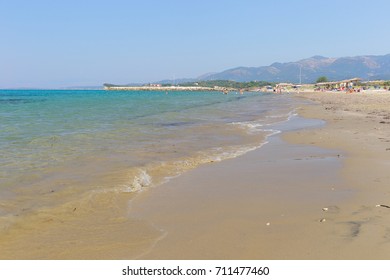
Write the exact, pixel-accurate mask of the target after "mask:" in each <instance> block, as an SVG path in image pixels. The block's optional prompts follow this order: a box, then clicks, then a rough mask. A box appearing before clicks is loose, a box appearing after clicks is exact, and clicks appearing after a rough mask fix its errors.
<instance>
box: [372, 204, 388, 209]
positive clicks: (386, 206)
mask: <svg viewBox="0 0 390 280" xmlns="http://www.w3.org/2000/svg"><path fill="white" fill-rule="evenodd" d="M375 207H384V208H390V206H388V205H384V204H377V205H375Z"/></svg>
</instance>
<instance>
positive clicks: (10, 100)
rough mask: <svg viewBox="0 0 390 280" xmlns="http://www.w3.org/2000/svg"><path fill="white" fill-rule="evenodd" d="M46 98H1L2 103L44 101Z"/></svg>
mask: <svg viewBox="0 0 390 280" xmlns="http://www.w3.org/2000/svg"><path fill="white" fill-rule="evenodd" d="M44 101H45V99H26V98H7V99H0V104H26V103H37V102H44Z"/></svg>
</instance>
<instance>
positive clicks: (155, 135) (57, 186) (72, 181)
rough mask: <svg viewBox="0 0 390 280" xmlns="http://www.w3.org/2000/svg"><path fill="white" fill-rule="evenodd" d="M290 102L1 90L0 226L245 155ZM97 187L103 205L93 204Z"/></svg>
mask: <svg viewBox="0 0 390 280" xmlns="http://www.w3.org/2000/svg"><path fill="white" fill-rule="evenodd" d="M297 102H298V101H296V100H293V99H291V98H289V97H288V96H275V95H272V94H265V93H245V94H243V95H239V94H237V93H230V94H228V95H223V94H222V93H219V92H169V93H168V94H166V93H165V92H136V91H123V92H111V91H81V90H80V91H69V90H1V91H0V155H1V156H0V226H1V227H0V229H1V228H3V229H8V228H9V227H10V226H11V225H12V224H13V223H15V222H16V221H17V219H20V217H26V216H29V215H36V216H37V213H42V212H47V213H51V212H52V213H55V212H58V213H62V212H63V211H64V209H67V208H69V207H73V206H69V205H70V204H72V203H75V202H78V203H79V204H82V205H83V207H84V209H85V211H92V212H93V211H94V210H96V208H97V207H102V203H103V204H104V207H110V206H109V205H110V202H109V201H111V200H110V199H107V194H108V193H109V194H111V195H112V196H115V195H116V194H117V193H123V192H137V191H140V190H142V189H143V188H147V187H150V186H156V185H159V184H161V183H162V182H164V181H166V180H168V179H169V178H171V177H174V176H177V175H180V174H181V173H183V172H185V171H186V170H188V169H192V168H195V167H197V166H199V165H200V164H204V163H209V162H213V161H220V160H224V159H228V158H233V157H237V156H239V155H242V154H245V153H246V152H248V151H250V150H253V149H256V148H259V147H261V146H262V145H263V144H264V143H265V142H266V138H267V136H269V135H271V134H274V133H275V132H276V129H274V128H272V127H271V126H270V125H272V124H277V123H280V122H283V121H286V120H287V119H289V118H290V117H291V116H292V115H293V114H294V108H295V107H296V106H297ZM299 102H302V101H299ZM283 129H284V128H283V127H281V128H280V130H283ZM278 130H279V128H278ZM102 193H104V194H105V196H104V197H105V198H104V200H107V202H104V201H103V202H102V201H96V200H102V199H103V196H102V195H100V194H102ZM72 205H73V204H72ZM97 205H99V206H97ZM72 209H73V208H72ZM38 216H39V215H38Z"/></svg>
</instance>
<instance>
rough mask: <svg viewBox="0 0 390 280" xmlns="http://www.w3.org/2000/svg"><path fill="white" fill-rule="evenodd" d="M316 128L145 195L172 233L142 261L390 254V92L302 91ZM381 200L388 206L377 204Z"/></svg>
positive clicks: (139, 206)
mask: <svg viewBox="0 0 390 280" xmlns="http://www.w3.org/2000/svg"><path fill="white" fill-rule="evenodd" d="M297 96H298V97H303V98H309V99H312V100H315V102H318V104H317V105H311V106H305V107H304V108H300V109H299V114H300V115H302V116H305V117H310V118H315V119H322V120H326V122H327V124H326V125H325V126H322V127H319V128H315V129H313V128H307V129H303V130H298V131H293V132H289V133H285V134H283V135H282V137H281V138H280V137H279V136H278V135H276V136H273V137H272V139H269V140H270V143H269V144H267V145H265V146H264V147H263V148H261V149H258V150H256V151H254V152H251V153H248V154H246V155H244V156H242V157H239V158H236V159H232V160H227V161H224V162H222V163H216V164H215V163H210V164H209V165H207V166H203V167H200V168H198V169H196V170H193V171H190V172H188V173H186V174H184V175H182V176H180V177H179V178H176V179H175V180H172V181H171V182H169V183H168V184H166V185H163V186H161V187H159V188H156V189H154V190H152V191H150V192H145V193H144V194H142V195H140V196H138V197H137V198H136V199H135V200H134V201H133V203H132V211H131V212H132V215H135V217H137V218H139V219H142V220H148V221H149V222H150V223H152V224H154V225H155V226H156V227H159V228H160V229H161V230H164V231H165V236H164V238H163V239H161V240H160V241H159V242H157V243H156V245H155V246H154V247H153V248H152V249H151V250H149V251H148V252H146V253H145V254H143V255H142V256H141V258H145V259H389V258H390V226H389V224H390V223H389V222H390V209H389V208H386V207H383V206H386V205H390V187H389V186H390V175H389V172H388V170H389V166H390V161H389V159H390V121H389V120H388V118H389V117H390V111H389V109H388V108H389V106H388V104H390V95H385V94H371V95H368V94H361V95H357V94H355V95H346V94H343V93H336V94H334V95H331V94H329V93H312V94H311V93H310V94H309V93H305V94H301V95H297ZM379 205H382V206H379Z"/></svg>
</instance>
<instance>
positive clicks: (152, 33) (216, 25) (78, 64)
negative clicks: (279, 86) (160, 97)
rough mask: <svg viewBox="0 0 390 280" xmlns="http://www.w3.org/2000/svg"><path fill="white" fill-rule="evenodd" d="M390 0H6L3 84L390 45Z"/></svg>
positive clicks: (171, 74) (63, 82)
mask: <svg viewBox="0 0 390 280" xmlns="http://www.w3.org/2000/svg"><path fill="white" fill-rule="evenodd" d="M389 32H390V1H388V0H370V1H368V0H367V1H361V0H353V1H348V0H336V1H335V0H322V1H316V0H311V1H310V0H306V1H303V0H272V1H271V0H264V1H261V0H236V1H231V0H224V1H223V0H127V1H126V0H107V1H103V0H66V1H53V0H34V1H32V0H0V36H1V37H0V88H23V87H39V88H57V87H67V86H100V85H102V84H103V83H114V84H128V83H146V82H154V81H159V80H163V79H178V78H196V77H198V76H200V75H203V74H205V73H209V72H220V71H223V70H227V69H230V68H234V67H238V66H249V67H258V66H265V65H269V64H272V63H274V62H291V61H297V60H300V59H303V58H308V57H311V56H314V55H322V56H327V57H342V56H356V55H384V54H388V53H390V36H389V35H390V34H389Z"/></svg>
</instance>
